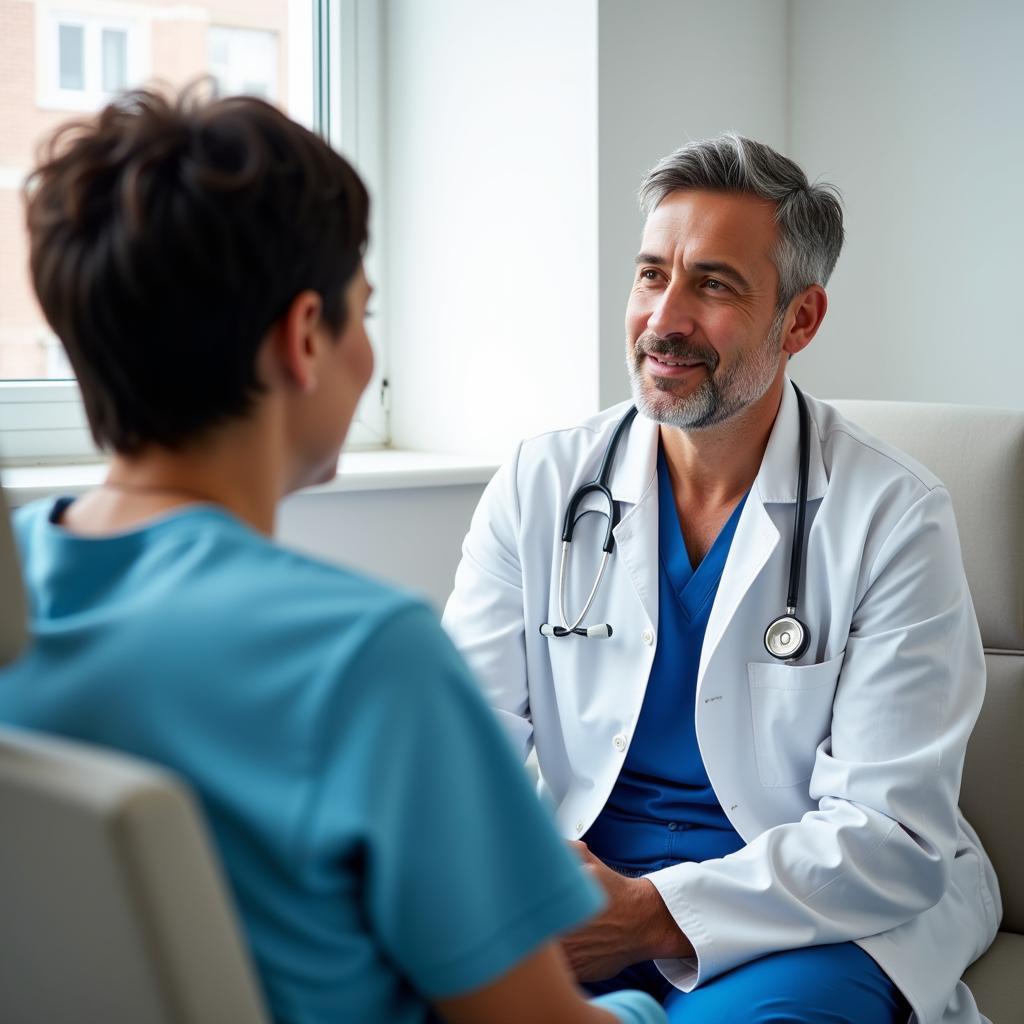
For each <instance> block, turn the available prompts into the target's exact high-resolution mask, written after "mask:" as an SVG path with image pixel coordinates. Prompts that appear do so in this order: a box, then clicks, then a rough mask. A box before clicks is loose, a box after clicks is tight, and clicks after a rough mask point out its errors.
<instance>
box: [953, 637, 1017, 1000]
mask: <svg viewBox="0 0 1024 1024" xmlns="http://www.w3.org/2000/svg"><path fill="white" fill-rule="evenodd" d="M985 662H986V665H987V667H988V689H987V691H986V694H985V706H984V707H983V708H982V710H981V716H980V717H979V718H978V724H977V725H976V726H975V729H974V734H973V735H972V736H971V740H970V743H969V744H968V747H967V762H966V764H965V766H964V778H963V786H962V788H961V791H960V807H961V809H962V810H963V812H964V815H965V816H966V818H967V820H968V821H969V822H970V823H971V824H972V825H973V826H974V827H975V829H977V831H978V835H979V837H980V838H981V841H982V843H983V844H984V846H985V849H986V850H987V851H988V855H989V856H990V857H991V858H992V866H993V867H994V868H995V869H996V875H997V876H998V878H999V888H1000V891H1001V892H1002V896H1003V927H1004V928H1007V929H1009V930H1010V931H1014V932H1024V875H1022V874H1021V865H1022V864H1024V814H1021V810H1020V809H1021V808H1022V807H1024V743H1022V742H1021V737H1022V736H1024V655H1020V654H987V655H986V656H985ZM1021 1019H1022V1020H1024V1005H1022V1006H1021Z"/></svg>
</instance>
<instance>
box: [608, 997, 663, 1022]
mask: <svg viewBox="0 0 1024 1024" xmlns="http://www.w3.org/2000/svg"><path fill="white" fill-rule="evenodd" d="M591 1001H592V1002H593V1004H594V1006H600V1007H601V1009H602V1010H607V1011H608V1012H609V1013H614V1014H615V1016H616V1017H618V1018H619V1020H621V1021H622V1024H668V1017H667V1016H666V1015H665V1011H664V1010H663V1009H662V1008H661V1005H660V1004H659V1003H658V1001H657V1000H656V999H654V998H653V997H652V996H649V995H648V994H647V993H646V992H636V991H634V990H632V989H623V990H622V991H621V992H611V993H609V994H608V995H606V996H598V998H597V999H594V1000H591Z"/></svg>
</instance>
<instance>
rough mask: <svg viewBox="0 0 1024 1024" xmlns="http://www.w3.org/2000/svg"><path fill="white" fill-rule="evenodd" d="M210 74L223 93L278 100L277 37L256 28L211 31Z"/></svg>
mask: <svg viewBox="0 0 1024 1024" xmlns="http://www.w3.org/2000/svg"><path fill="white" fill-rule="evenodd" d="M207 39H208V46H209V55H210V56H209V61H210V64H209V66H210V73H211V74H212V75H213V76H214V78H216V80H217V85H218V87H219V88H220V91H221V92H222V93H224V94H228V93H245V94H246V95H248V96H260V97H262V98H263V99H265V100H276V99H277V36H276V34H275V33H273V32H264V31H261V30H259V29H252V28H222V27H220V26H217V27H215V28H211V29H210V30H209V31H208V33H207Z"/></svg>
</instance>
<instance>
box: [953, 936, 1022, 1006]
mask: <svg viewBox="0 0 1024 1024" xmlns="http://www.w3.org/2000/svg"><path fill="white" fill-rule="evenodd" d="M964 981H965V982H967V985H968V987H969V988H970V990H971V992H972V993H973V995H974V999H975V1002H976V1003H977V1004H978V1009H979V1010H981V1012H982V1013H983V1014H985V1016H986V1017H988V1019H989V1020H991V1021H993V1022H994V1024H1012V1022H1013V1021H1021V1020H1024V935H1014V934H1012V933H1010V932H1000V933H999V934H998V935H997V936H996V941H995V942H993V943H992V945H991V946H990V947H989V951H988V952H987V953H986V954H985V955H984V956H983V957H982V958H981V959H980V960H978V961H977V962H976V963H973V964H971V966H970V967H968V968H967V972H966V974H964Z"/></svg>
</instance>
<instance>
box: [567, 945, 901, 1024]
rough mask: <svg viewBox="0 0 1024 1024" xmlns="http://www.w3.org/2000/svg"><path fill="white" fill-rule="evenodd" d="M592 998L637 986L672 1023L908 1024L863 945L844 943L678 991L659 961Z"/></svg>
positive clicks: (638, 967)
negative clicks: (662, 1007) (663, 973)
mask: <svg viewBox="0 0 1024 1024" xmlns="http://www.w3.org/2000/svg"><path fill="white" fill-rule="evenodd" d="M585 987H586V988H587V989H588V990H589V991H590V992H591V993H593V994H594V995H601V994H603V993H605V992H614V991H616V990H617V989H621V988H638V989H641V990H642V991H645V992H649V993H650V994H651V995H652V996H654V998H655V999H657V1000H658V1001H659V1002H660V1003H661V1004H662V1006H664V1007H665V1012H666V1013H667V1014H668V1019H669V1021H670V1022H671V1024H737V1022H740V1021H742V1022H743V1024H906V1022H907V1021H908V1020H909V1018H910V1006H909V1004H908V1003H907V1001H906V999H904V998H903V995H902V994H901V993H900V991H899V989H897V988H896V986H895V985H894V984H893V983H892V982H891V981H890V980H889V978H888V976H887V975H886V974H885V972H884V971H883V970H882V969H881V967H879V966H878V964H876V963H875V962H874V960H872V959H871V957H869V956H868V955H867V953H865V952H864V951H863V950H862V949H861V948H860V947H859V946H856V945H854V944H853V943H852V942H844V943H841V944H839V945H834V946H810V947H807V948H806V949H792V950H787V951H786V952H783V953H772V954H770V955H769V956H765V957H761V958H760V959H759V960H752V961H750V962H749V963H746V964H741V965H740V966H739V967H735V968H733V969H732V970H731V971H727V972H726V973H725V974H720V975H719V976H718V977H717V978H714V979H712V980H711V981H709V982H706V983H705V984H703V985H701V986H700V988H698V989H695V990H694V991H693V992H680V991H679V990H678V989H677V988H674V987H673V986H672V985H670V984H669V982H667V981H666V980H665V979H664V977H663V976H662V975H661V973H660V972H659V971H658V969H657V967H655V966H654V964H653V963H651V962H647V963H640V964H634V965H633V966H632V967H629V968H627V969H626V970H625V971H623V972H622V973H621V974H618V975H616V976H615V977H614V978H609V979H608V980H607V981H600V982H594V983H591V984H588V985H586V986H585Z"/></svg>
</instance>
